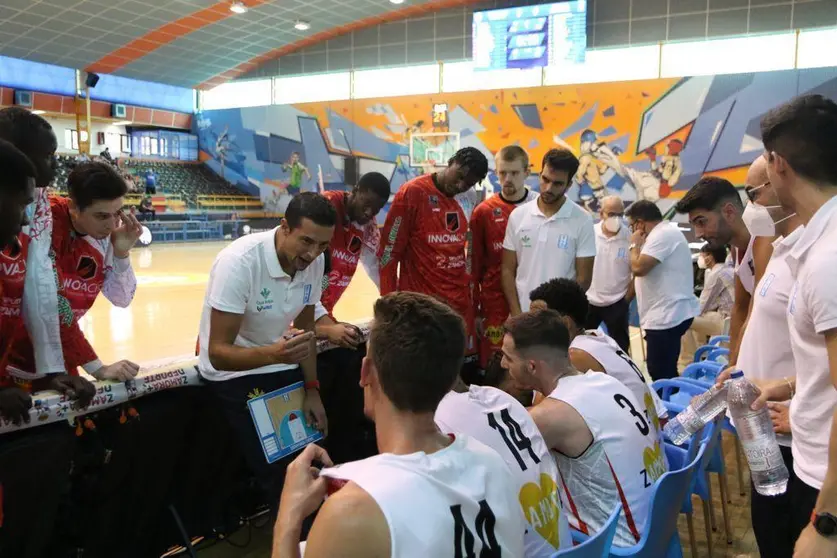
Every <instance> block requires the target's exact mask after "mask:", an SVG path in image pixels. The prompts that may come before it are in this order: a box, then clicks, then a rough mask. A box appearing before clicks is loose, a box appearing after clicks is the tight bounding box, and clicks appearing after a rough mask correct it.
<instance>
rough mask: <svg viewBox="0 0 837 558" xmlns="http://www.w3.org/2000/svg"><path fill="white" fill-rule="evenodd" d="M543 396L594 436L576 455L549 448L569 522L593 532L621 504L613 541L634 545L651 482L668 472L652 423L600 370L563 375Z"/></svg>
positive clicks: (619, 385) (630, 395) (623, 389)
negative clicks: (577, 418) (564, 406)
mask: <svg viewBox="0 0 837 558" xmlns="http://www.w3.org/2000/svg"><path fill="white" fill-rule="evenodd" d="M548 398H549V399H554V400H557V401H563V402H564V403H566V404H568V405H569V406H571V407H572V408H573V409H574V410H575V411H576V412H577V413H578V414H579V415H580V416H581V418H582V419H584V422H585V423H586V424H587V427H588V428H589V429H590V432H591V434H592V435H593V442H592V443H591V444H590V446H589V447H587V449H585V450H584V452H583V453H582V454H581V455H578V456H577V457H569V456H567V455H564V454H563V453H561V452H560V451H557V450H555V449H554V448H553V452H552V454H553V456H555V460H556V463H557V464H558V470H559V472H560V474H561V481H562V483H563V488H564V490H563V492H562V497H564V499H565V500H564V505H565V509H566V510H567V512H568V513H569V515H570V517H569V519H570V523H571V524H572V525H573V527H574V528H576V529H578V530H579V531H581V532H583V533H587V534H593V533H595V532H597V531H598V530H600V529H601V528H602V527H603V526H604V524H605V523H606V522H607V518H608V517H609V515H610V512H611V511H613V508H614V507H615V506H616V504H617V502H621V503H622V509H623V513H622V516H621V517H620V519H619V525H618V527H617V530H616V537H615V538H614V542H613V544H614V545H615V546H619V547H626V546H633V545H634V544H636V543H637V542H638V541H639V539H640V536H641V533H642V531H643V528H644V526H645V522H646V521H647V519H648V512H649V510H650V500H651V492H652V489H653V486H654V482H655V481H656V480H657V479H658V478H659V477H660V476H662V474H663V473H665V472H666V471H667V470H668V464H667V462H666V458H665V454H664V452H663V450H662V448H661V446H660V441H659V438H658V436H657V433H656V431H655V430H654V428H653V425H651V424H650V421H648V420H647V419H646V417H645V413H643V412H642V408H641V406H640V404H639V402H637V400H636V398H635V397H634V395H633V393H631V391H630V390H629V389H628V388H627V387H625V386H624V385H623V384H622V383H621V382H620V381H619V380H617V379H616V378H613V377H612V376H609V375H607V374H602V373H601V372H593V371H590V372H587V373H586V374H578V375H575V376H565V377H563V378H561V380H560V381H559V382H558V387H556V388H555V391H553V392H552V393H551V394H549V396H548ZM541 404H543V403H541Z"/></svg>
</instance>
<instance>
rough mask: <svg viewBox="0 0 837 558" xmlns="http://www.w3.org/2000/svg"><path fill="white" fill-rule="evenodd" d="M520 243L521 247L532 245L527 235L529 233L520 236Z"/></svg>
mask: <svg viewBox="0 0 837 558" xmlns="http://www.w3.org/2000/svg"><path fill="white" fill-rule="evenodd" d="M520 245H521V246H522V247H523V248H531V247H532V239H531V238H530V237H529V235H528V234H524V235H523V236H522V237H521V238H520Z"/></svg>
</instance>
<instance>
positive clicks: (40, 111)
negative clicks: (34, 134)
mask: <svg viewBox="0 0 837 558" xmlns="http://www.w3.org/2000/svg"><path fill="white" fill-rule="evenodd" d="M32 114H46V111H45V110H33V111H32Z"/></svg>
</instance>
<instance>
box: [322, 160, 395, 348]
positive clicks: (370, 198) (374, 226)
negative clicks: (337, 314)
mask: <svg viewBox="0 0 837 558" xmlns="http://www.w3.org/2000/svg"><path fill="white" fill-rule="evenodd" d="M389 195H390V187H389V180H388V179H387V177H385V176H384V175H383V174H381V173H379V172H368V173H366V174H364V175H363V176H362V177H360V180H359V181H358V183H357V185H356V186H355V187H354V188H353V189H352V191H351V193H348V192H343V191H339V190H332V191H329V192H323V196H325V197H326V199H328V201H330V202H331V205H333V206H334V209H336V210H337V225H336V226H335V228H334V236H333V237H331V245H330V246H329V256H330V262H331V270H330V271H329V272H328V274H327V276H326V277H325V279H326V280H327V281H328V283H327V285H324V286H323V296H322V299H321V300H320V302H321V304H318V305H317V307H316V320H317V323H316V332H317V336H318V337H320V338H326V339H328V340H329V341H331V342H332V343H334V344H335V345H338V346H341V347H346V348H352V349H353V348H355V347H357V345H358V343H360V336H359V335H358V333H357V329H356V328H355V327H354V326H351V325H349V324H343V323H339V322H337V321H336V320H335V319H334V316H333V315H332V312H333V311H334V306H335V305H336V304H337V301H338V300H340V297H341V296H343V292H345V290H346V287H348V286H349V283H351V281H352V277H354V274H355V270H356V269H357V264H358V262H360V263H361V264H363V267H364V269H365V270H366V274H367V275H368V276H369V278H370V279H372V281H373V282H374V283H375V285H376V286H377V287H379V288H380V274H379V271H378V246H379V245H380V240H381V232H380V231H379V230H378V223H377V220H376V219H375V218H376V217H377V216H378V213H379V212H380V211H381V209H383V207H384V205H385V204H386V203H387V202H388V201H389Z"/></svg>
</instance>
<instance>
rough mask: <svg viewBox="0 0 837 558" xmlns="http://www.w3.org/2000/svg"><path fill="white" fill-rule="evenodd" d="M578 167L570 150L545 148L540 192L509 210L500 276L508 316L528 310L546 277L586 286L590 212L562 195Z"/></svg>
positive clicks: (591, 244) (591, 246)
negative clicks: (533, 292)
mask: <svg viewBox="0 0 837 558" xmlns="http://www.w3.org/2000/svg"><path fill="white" fill-rule="evenodd" d="M577 170H578V159H577V158H576V156H575V155H573V154H572V152H571V151H569V150H567V149H550V150H549V151H547V153H546V155H544V157H543V163H542V165H541V176H540V190H541V193H540V196H538V199H536V200H533V201H531V202H528V203H525V204H523V205H521V206H520V207H517V208H516V209H515V210H514V211H512V213H511V215H510V216H509V224H508V226H507V227H506V236H505V239H504V240H503V263H502V272H501V280H502V285H503V293H504V294H505V296H506V300H507V301H508V303H509V310H510V312H511V315H512V316H516V315H518V314H520V313H521V312H526V311H527V310H529V293H530V292H531V291H532V289H534V288H535V287H537V286H538V285H541V284H543V283H545V282H547V281H549V280H550V279H555V278H558V277H564V278H567V279H574V280H576V281H578V283H579V284H580V285H581V286H582V287H583V288H585V289H586V288H588V287H589V286H590V282H591V280H592V277H593V259H594V258H595V256H596V240H595V237H594V234H593V218H592V217H591V216H590V214H589V213H587V212H586V211H585V210H584V209H582V208H581V207H579V206H578V205H577V204H575V203H573V202H572V201H570V200H569V199H567V196H566V193H567V189H568V188H569V187H570V184H572V180H573V176H575V173H576V171H577Z"/></svg>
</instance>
